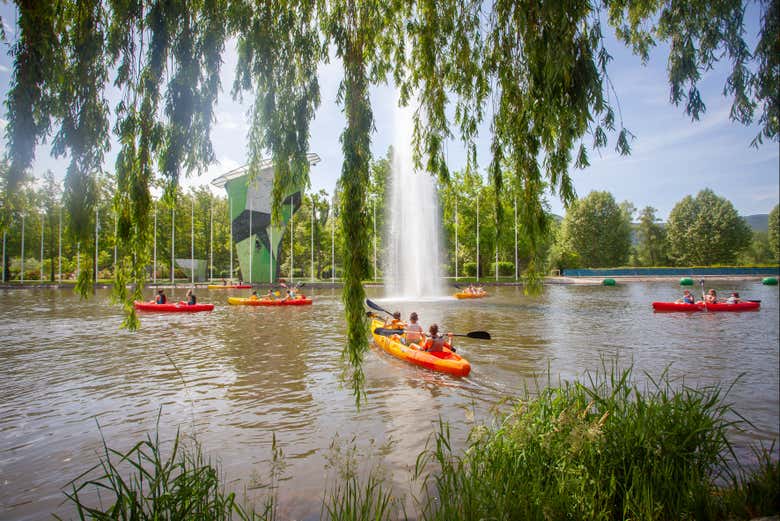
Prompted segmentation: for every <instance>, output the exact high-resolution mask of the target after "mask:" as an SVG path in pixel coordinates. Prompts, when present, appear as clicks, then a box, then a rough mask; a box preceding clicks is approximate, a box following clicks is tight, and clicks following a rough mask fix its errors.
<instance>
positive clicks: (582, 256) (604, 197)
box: [561, 192, 631, 268]
mask: <svg viewBox="0 0 780 521" xmlns="http://www.w3.org/2000/svg"><path fill="white" fill-rule="evenodd" d="M629 219H630V218H629V215H627V213H626V212H625V211H624V210H623V209H621V208H620V207H619V206H618V204H617V203H616V202H615V199H614V198H613V197H612V194H610V193H609V192H591V193H590V194H588V196H587V197H585V198H584V199H580V200H578V201H577V202H575V203H574V204H572V206H571V207H570V208H569V210H568V211H567V212H566V217H565V219H564V220H563V228H562V232H561V233H562V237H561V239H562V241H563V243H564V244H565V245H566V246H564V247H562V249H565V250H566V251H571V252H573V253H574V254H575V255H576V258H577V262H578V263H579V264H580V265H582V266H586V267H590V268H600V267H609V266H619V265H623V264H625V263H626V262H627V261H628V257H629V253H630V252H631V222H630V220H629Z"/></svg>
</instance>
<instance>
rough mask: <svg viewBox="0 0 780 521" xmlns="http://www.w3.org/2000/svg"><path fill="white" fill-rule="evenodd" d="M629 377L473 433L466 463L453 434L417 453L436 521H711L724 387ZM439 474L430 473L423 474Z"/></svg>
mask: <svg viewBox="0 0 780 521" xmlns="http://www.w3.org/2000/svg"><path fill="white" fill-rule="evenodd" d="M641 387H642V389H640V384H639V383H635V382H634V378H633V375H632V372H631V370H630V369H629V370H625V371H619V370H617V369H616V368H613V369H612V370H611V372H609V371H607V372H605V374H596V375H591V376H590V381H589V383H588V384H587V385H585V384H580V383H574V384H568V383H567V384H564V385H563V386H561V387H548V388H545V389H544V390H542V391H541V393H540V394H539V395H538V396H537V397H532V396H530V395H529V396H526V397H524V398H522V399H519V400H517V401H516V402H515V404H514V405H513V407H512V409H511V410H510V411H509V412H508V413H507V414H505V415H502V416H501V417H499V418H497V421H496V422H495V424H493V425H480V426H477V427H475V428H474V429H473V430H472V432H471V435H470V442H469V445H468V447H467V449H466V450H465V451H464V452H463V453H462V454H454V453H453V451H452V449H451V445H450V440H449V429H448V428H447V426H442V428H441V429H440V431H439V433H438V435H437V436H436V437H435V440H434V441H435V445H434V446H431V447H430V448H429V449H428V450H427V451H426V452H424V453H423V454H421V455H420V457H419V458H418V462H417V476H419V477H422V478H423V479H424V481H425V485H426V486H425V487H424V490H427V491H428V494H427V497H426V501H424V502H423V506H424V509H425V510H424V512H423V518H424V519H428V520H432V519H487V518H490V519H596V520H598V519H602V520H611V519H637V520H654V519H712V518H717V517H720V516H721V508H722V507H721V505H720V504H719V501H718V496H716V495H714V494H713V493H712V492H713V490H714V486H713V482H714V480H716V479H718V475H719V474H720V473H726V477H728V476H729V472H728V464H727V461H726V460H725V459H724V457H725V456H727V455H728V454H729V451H730V444H729V442H728V440H727V438H726V434H727V433H728V430H729V429H730V428H731V426H732V422H731V420H730V419H729V418H730V415H731V413H732V411H731V410H730V408H729V406H728V405H725V404H724V400H723V398H724V395H723V392H722V391H721V390H720V389H719V388H717V387H704V388H699V389H693V388H689V387H685V386H680V385H674V384H673V383H672V382H671V381H670V379H669V378H668V376H667V375H666V374H664V375H662V376H661V378H659V379H657V380H653V379H650V381H649V383H648V384H647V385H646V386H645V385H642V386H641ZM430 466H433V468H434V470H433V471H430V472H429V471H428V469H429V468H430Z"/></svg>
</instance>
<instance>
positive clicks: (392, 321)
mask: <svg viewBox="0 0 780 521" xmlns="http://www.w3.org/2000/svg"><path fill="white" fill-rule="evenodd" d="M385 327H389V328H390V329H406V324H404V322H403V320H401V312H400V311H396V312H395V313H393V318H389V319H387V321H386V322H385Z"/></svg>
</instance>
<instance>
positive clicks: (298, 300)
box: [228, 296, 311, 306]
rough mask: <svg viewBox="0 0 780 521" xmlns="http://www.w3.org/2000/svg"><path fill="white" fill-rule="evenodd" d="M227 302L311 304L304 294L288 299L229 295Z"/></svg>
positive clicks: (240, 303)
mask: <svg viewBox="0 0 780 521" xmlns="http://www.w3.org/2000/svg"><path fill="white" fill-rule="evenodd" d="M228 304H231V305H233V306H306V305H307V304H311V299H310V298H306V297H304V296H300V297H295V298H292V299H289V300H282V299H278V300H272V299H269V298H239V297H229V298H228Z"/></svg>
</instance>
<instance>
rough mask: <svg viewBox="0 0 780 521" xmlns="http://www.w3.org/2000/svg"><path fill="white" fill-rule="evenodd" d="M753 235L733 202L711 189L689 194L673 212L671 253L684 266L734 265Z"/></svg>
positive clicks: (668, 235)
mask: <svg viewBox="0 0 780 521" xmlns="http://www.w3.org/2000/svg"><path fill="white" fill-rule="evenodd" d="M751 236H752V234H751V231H750V227H749V226H748V224H747V223H746V222H745V220H744V219H743V218H742V217H740V216H739V214H737V210H736V209H735V208H734V206H733V205H732V204H731V202H730V201H729V200H727V199H724V198H723V197H719V196H718V195H716V194H715V192H713V191H712V190H710V189H705V190H702V191H701V192H699V193H698V194H697V195H696V197H691V196H690V195H688V196H686V197H685V198H683V199H682V200H681V201H680V202H678V203H677V204H676V205H675V206H674V208H673V209H672V212H671V213H670V214H669V223H668V226H667V237H668V239H669V256H670V257H671V258H672V260H674V262H675V263H677V264H678V265H681V266H708V265H711V264H731V263H733V262H735V261H736V259H737V256H738V255H739V253H740V252H741V251H742V250H743V249H744V248H746V247H747V246H748V245H749V244H750V239H751Z"/></svg>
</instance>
